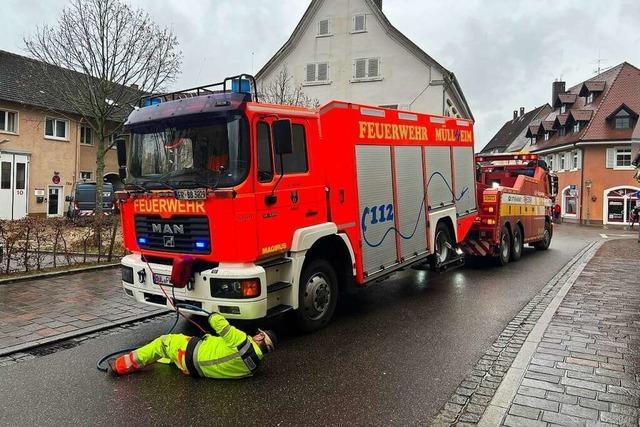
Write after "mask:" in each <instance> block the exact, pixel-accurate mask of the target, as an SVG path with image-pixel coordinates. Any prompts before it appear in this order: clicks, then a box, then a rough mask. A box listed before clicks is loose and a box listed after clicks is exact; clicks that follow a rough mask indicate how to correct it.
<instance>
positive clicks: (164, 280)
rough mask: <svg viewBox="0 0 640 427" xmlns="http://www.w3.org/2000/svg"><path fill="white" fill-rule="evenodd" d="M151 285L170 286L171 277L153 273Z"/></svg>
mask: <svg viewBox="0 0 640 427" xmlns="http://www.w3.org/2000/svg"><path fill="white" fill-rule="evenodd" d="M153 283H155V284H156V285H163V286H164V285H171V276H169V275H167V274H158V273H153Z"/></svg>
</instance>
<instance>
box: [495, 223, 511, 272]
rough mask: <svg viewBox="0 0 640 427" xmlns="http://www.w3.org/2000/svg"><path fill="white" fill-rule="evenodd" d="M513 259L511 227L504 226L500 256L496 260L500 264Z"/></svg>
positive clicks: (505, 263)
mask: <svg viewBox="0 0 640 427" xmlns="http://www.w3.org/2000/svg"><path fill="white" fill-rule="evenodd" d="M510 259H511V235H510V234H509V228H508V227H507V226H506V225H504V226H502V232H501V233H500V248H499V250H498V256H497V257H496V262H497V263H498V265H507V264H509V260H510Z"/></svg>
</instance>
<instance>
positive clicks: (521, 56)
mask: <svg viewBox="0 0 640 427" xmlns="http://www.w3.org/2000/svg"><path fill="white" fill-rule="evenodd" d="M1 1H2V14H1V15H0V29H1V30H0V35H1V37H0V49H2V50H8V51H11V52H16V53H24V49H23V42H22V39H23V36H25V35H29V34H31V33H33V31H34V29H35V26H36V25H38V24H42V23H45V22H46V23H49V24H51V23H53V22H54V21H55V18H56V16H57V15H58V13H59V12H60V11H61V10H62V8H63V7H64V6H65V4H66V1H64V0H47V1H45V0H40V1H34V0H1ZM309 1H310V0H278V1H267V0H242V1H240V0H210V1H204V0H132V3H133V4H134V5H135V6H137V7H141V8H144V9H145V10H147V11H148V12H149V13H150V14H151V15H152V16H153V18H154V19H155V20H156V21H157V22H158V23H159V24H161V25H163V26H170V27H171V28H173V30H174V31H175V33H176V34H177V36H178V39H179V40H180V45H181V46H180V47H181V50H182V52H183V55H184V62H183V68H182V75H181V76H180V78H179V80H178V81H177V82H176V83H175V84H174V85H173V86H174V88H176V89H178V88H180V87H186V86H196V85H199V84H205V83H210V82H213V81H218V80H221V79H222V78H224V77H225V76H228V75H233V74H238V73H242V72H248V71H252V72H257V70H259V69H260V67H261V66H262V65H263V64H264V63H265V62H266V61H267V60H268V59H269V58H270V57H271V56H272V55H273V54H274V53H275V52H276V51H277V50H278V49H279V48H280V46H281V45H282V44H283V43H284V42H285V41H286V39H287V38H288V37H289V35H290V34H291V32H292V30H293V28H294V27H295V25H296V24H297V22H298V21H299V19H300V17H301V16H302V14H303V13H304V11H305V9H306V7H307V6H308V4H309ZM345 1H346V0H345ZM383 11H384V12H385V13H386V15H387V17H388V18H389V20H390V21H391V22H392V24H393V25H395V26H396V27H397V28H398V29H399V30H400V31H401V32H403V33H404V34H405V35H406V36H407V37H409V38H410V39H411V40H413V41H414V42H415V43H416V44H417V45H418V46H420V47H421V48H422V49H423V50H424V51H426V52H427V53H428V54H429V55H431V56H432V57H433V58H435V59H436V60H437V61H438V62H440V63H441V64H442V65H443V66H444V67H446V68H448V69H449V70H451V71H453V72H454V73H455V74H456V76H457V77H458V80H459V81H460V84H461V86H462V90H463V91H464V94H465V96H466V98H467V101H468V102H469V104H470V106H471V109H472V111H473V114H474V116H475V119H476V126H475V130H476V147H477V148H481V147H483V146H484V145H485V144H486V143H487V142H488V141H489V139H491V137H492V136H493V135H494V134H495V132H497V130H498V129H499V128H500V127H501V126H502V124H503V123H504V122H505V121H507V120H509V119H510V118H511V116H512V111H513V110H514V109H518V108H519V107H521V106H522V107H525V108H526V110H527V111H529V110H530V109H532V108H534V107H536V106H539V105H542V104H544V103H545V102H550V98H551V82H552V81H553V80H554V79H556V78H561V79H563V80H565V81H566V82H567V87H569V86H572V85H574V84H576V83H578V82H581V81H583V80H585V79H587V78H589V77H592V76H593V75H594V73H595V70H596V69H597V60H598V58H601V60H602V65H601V66H602V67H603V68H605V67H611V66H614V65H617V64H619V63H621V62H623V61H627V62H630V63H631V64H634V65H636V66H640V30H639V29H638V28H639V27H638V23H639V22H640V1H639V0H607V1H604V0H563V1H557V0H548V1H545V0H540V1H529V2H524V1H513V0H504V1H502V0H500V1H499V0H491V1H486V0H484V1H482V0H464V1H461V2H452V1H431V0H383ZM252 52H253V55H252Z"/></svg>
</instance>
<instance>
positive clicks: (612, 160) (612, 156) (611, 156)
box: [607, 148, 616, 169]
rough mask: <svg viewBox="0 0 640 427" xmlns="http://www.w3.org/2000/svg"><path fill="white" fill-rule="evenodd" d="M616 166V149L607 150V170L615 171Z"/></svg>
mask: <svg viewBox="0 0 640 427" xmlns="http://www.w3.org/2000/svg"><path fill="white" fill-rule="evenodd" d="M615 165H616V149H615V148H607V168H608V169H613V167H614V166H615Z"/></svg>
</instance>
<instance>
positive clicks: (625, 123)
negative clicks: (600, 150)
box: [614, 110, 631, 129]
mask: <svg viewBox="0 0 640 427" xmlns="http://www.w3.org/2000/svg"><path fill="white" fill-rule="evenodd" d="M614 127H615V128H616V129H629V128H631V114H629V112H628V111H627V110H620V111H618V113H617V114H616V115H615V117H614Z"/></svg>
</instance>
